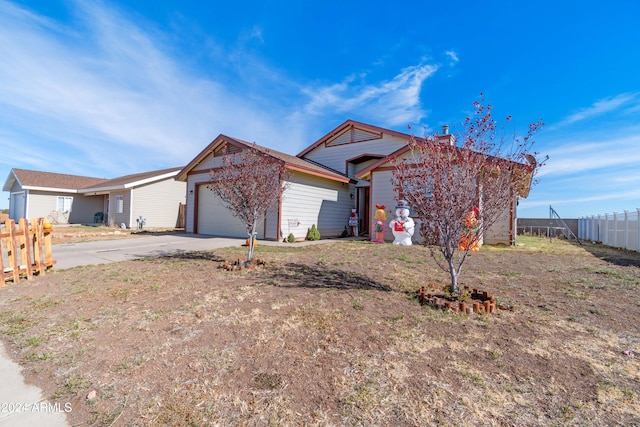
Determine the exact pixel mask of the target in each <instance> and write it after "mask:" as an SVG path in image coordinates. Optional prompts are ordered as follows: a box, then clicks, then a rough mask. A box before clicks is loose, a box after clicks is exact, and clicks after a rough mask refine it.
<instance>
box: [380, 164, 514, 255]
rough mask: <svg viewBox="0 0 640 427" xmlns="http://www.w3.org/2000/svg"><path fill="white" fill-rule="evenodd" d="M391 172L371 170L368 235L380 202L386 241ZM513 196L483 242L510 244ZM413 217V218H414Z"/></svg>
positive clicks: (418, 238) (391, 197)
mask: <svg viewBox="0 0 640 427" xmlns="http://www.w3.org/2000/svg"><path fill="white" fill-rule="evenodd" d="M392 177H393V172H392V171H391V170H381V171H373V173H372V174H371V206H370V209H371V224H369V235H370V236H372V235H373V234H372V233H373V222H374V221H375V219H374V217H373V214H374V213H375V211H376V208H375V205H376V203H377V204H382V205H385V206H386V209H385V211H386V213H387V221H386V225H387V227H386V230H385V235H384V238H385V240H386V241H393V239H394V237H393V233H392V232H391V230H390V229H389V221H391V220H392V219H393V217H394V215H395V206H396V202H397V200H396V198H395V193H394V191H393V186H392V185H391V178H392ZM515 203H516V201H515V198H514V200H513V201H512V204H511V205H508V206H505V209H504V212H503V214H502V215H501V216H500V218H499V220H498V221H496V222H495V223H494V224H493V225H492V226H491V227H490V228H489V229H487V231H486V232H485V236H484V243H485V244H490V245H496V244H504V245H511V244H513V242H512V237H513V235H514V233H513V230H515V228H514V227H513V225H512V223H511V222H512V220H513V215H512V212H515ZM414 219H415V218H414ZM419 230H420V221H418V220H416V229H415V234H414V235H413V239H412V240H413V241H414V242H416V243H420V242H422V239H421V236H420V232H419Z"/></svg>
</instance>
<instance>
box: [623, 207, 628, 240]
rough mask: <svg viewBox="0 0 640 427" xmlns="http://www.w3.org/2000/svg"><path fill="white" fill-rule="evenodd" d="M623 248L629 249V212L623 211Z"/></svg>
mask: <svg viewBox="0 0 640 427" xmlns="http://www.w3.org/2000/svg"><path fill="white" fill-rule="evenodd" d="M624 248H625V249H629V211H628V210H626V209H625V210H624Z"/></svg>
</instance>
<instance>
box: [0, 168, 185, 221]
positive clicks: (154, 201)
mask: <svg viewBox="0 0 640 427" xmlns="http://www.w3.org/2000/svg"><path fill="white" fill-rule="evenodd" d="M180 169H181V168H171V169H163V170H158V171H151V172H144V173H138V174H133V175H127V176H123V177H120V178H115V179H105V178H93V177H83V176H76V175H66V174H57V173H51V172H39V171H31V170H25V169H15V168H14V169H12V170H11V172H10V173H9V176H8V177H7V180H6V181H5V184H4V187H3V190H4V191H8V192H9V193H10V202H9V216H10V217H11V218H12V219H14V220H18V219H19V218H28V219H31V218H38V217H44V218H48V219H49V220H50V221H52V222H54V223H58V224H66V223H69V224H91V223H95V222H100V223H106V224H115V225H118V226H120V225H121V224H125V226H126V227H128V228H136V227H137V226H138V220H139V219H140V217H142V218H143V219H144V220H145V224H144V225H145V227H146V228H164V227H167V228H173V227H176V225H177V222H178V215H179V207H180V203H184V202H185V185H184V183H182V182H177V181H175V180H174V177H175V175H176V174H177V173H178V172H179V171H180Z"/></svg>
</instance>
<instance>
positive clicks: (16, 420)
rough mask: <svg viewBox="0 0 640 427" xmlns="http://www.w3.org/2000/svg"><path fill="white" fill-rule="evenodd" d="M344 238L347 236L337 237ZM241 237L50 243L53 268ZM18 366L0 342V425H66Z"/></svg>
mask: <svg viewBox="0 0 640 427" xmlns="http://www.w3.org/2000/svg"><path fill="white" fill-rule="evenodd" d="M341 240H347V239H341ZM339 241H340V240H318V241H314V242H299V243H294V244H293V246H306V245H313V244H323V243H333V242H339ZM244 243H245V239H233V238H223V237H210V236H199V235H189V234H167V235H149V236H145V237H138V238H134V239H120V240H106V241H99V242H84V243H70V244H60V245H54V246H53V259H54V260H56V265H55V266H54V269H55V270H62V269H67V268H73V267H78V266H82V265H92V264H106V263H112V262H119V261H126V260H131V259H137V258H146V257H152V256H165V255H175V254H180V253H186V252H194V251H204V250H213V249H219V248H224V247H230V246H241V245H243V244H244ZM259 245H265V246H269V245H272V246H280V245H291V244H290V243H282V242H271V241H264V242H263V241H260V242H259ZM20 370H21V367H20V365H18V364H17V363H15V362H14V361H13V360H12V359H11V358H10V357H9V355H8V354H7V353H6V351H5V348H4V346H3V345H2V342H0V384H1V385H0V427H30V426H47V427H67V426H69V423H68V421H67V419H66V413H68V412H71V411H73V408H72V407H71V406H70V404H69V403H64V402H63V403H60V404H57V405H54V404H52V403H50V402H48V401H46V400H44V399H43V398H42V390H40V388H38V387H36V386H33V385H29V384H26V383H25V381H24V378H23V376H22V374H21V373H20Z"/></svg>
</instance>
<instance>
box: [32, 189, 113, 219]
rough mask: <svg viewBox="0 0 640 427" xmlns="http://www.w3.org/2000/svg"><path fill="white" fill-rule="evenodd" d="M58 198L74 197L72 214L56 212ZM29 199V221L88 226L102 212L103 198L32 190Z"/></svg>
mask: <svg viewBox="0 0 640 427" xmlns="http://www.w3.org/2000/svg"><path fill="white" fill-rule="evenodd" d="M58 196H62V197H73V202H72V204H71V212H69V213H68V214H64V213H59V212H57V211H56V210H57V207H58ZM27 197H28V200H27V209H28V211H26V212H25V217H27V219H32V218H49V220H50V221H52V222H53V223H57V224H86V223H92V222H93V215H94V214H95V213H96V212H98V211H101V210H102V200H103V198H102V196H95V197H93V196H92V197H85V196H83V195H82V194H75V193H56V192H48V191H35V190H30V191H29V192H28V196H27Z"/></svg>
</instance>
